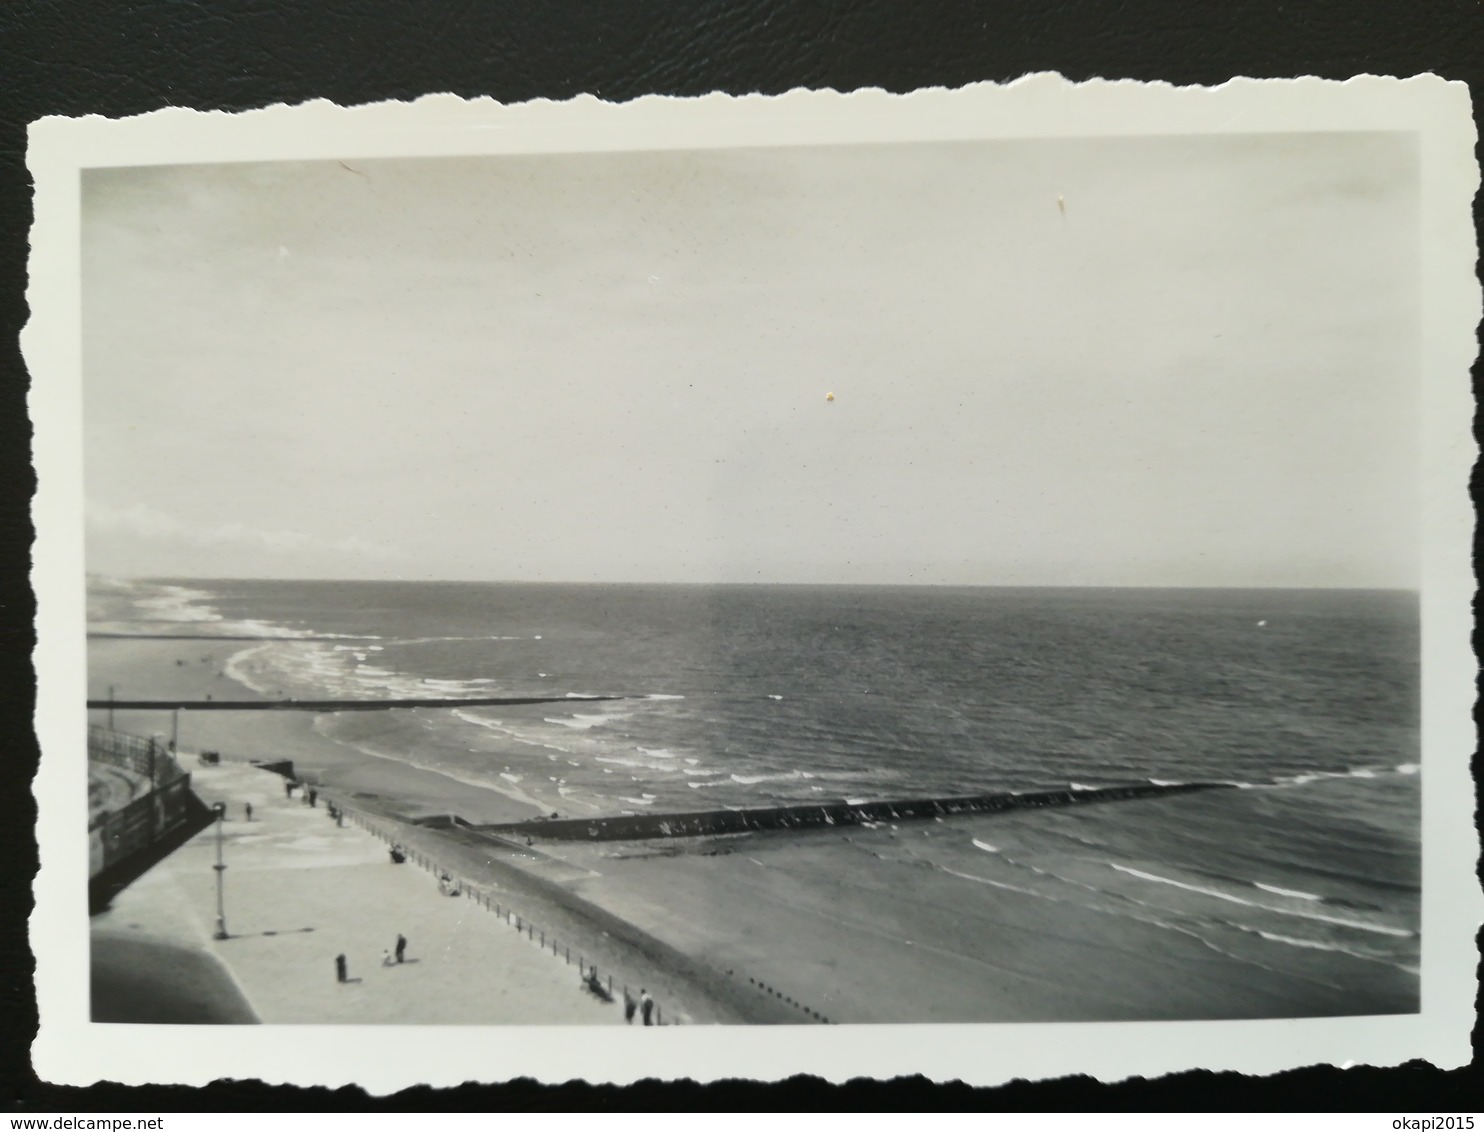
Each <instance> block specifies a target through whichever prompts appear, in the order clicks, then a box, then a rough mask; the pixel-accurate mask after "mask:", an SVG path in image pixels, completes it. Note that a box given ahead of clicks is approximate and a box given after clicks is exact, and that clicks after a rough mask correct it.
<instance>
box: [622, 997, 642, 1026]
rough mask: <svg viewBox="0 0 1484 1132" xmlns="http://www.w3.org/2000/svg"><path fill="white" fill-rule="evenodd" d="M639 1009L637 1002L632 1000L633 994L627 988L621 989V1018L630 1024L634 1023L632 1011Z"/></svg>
mask: <svg viewBox="0 0 1484 1132" xmlns="http://www.w3.org/2000/svg"><path fill="white" fill-rule="evenodd" d="M638 1009H639V1004H638V1003H637V1002H635V1001H634V996H633V995H631V994H630V993H629V988H628V987H624V989H623V1020H624V1021H625V1022H627V1023H628V1024H629V1025H630V1026H632V1025H633V1024H634V1012H635V1011H636V1010H638Z"/></svg>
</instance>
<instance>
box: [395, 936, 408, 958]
mask: <svg viewBox="0 0 1484 1132" xmlns="http://www.w3.org/2000/svg"><path fill="white" fill-rule="evenodd" d="M406 961H407V937H406V936H405V935H403V934H402V933H401V932H398V933H397V962H398V963H405V962H406Z"/></svg>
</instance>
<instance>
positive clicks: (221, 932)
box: [212, 802, 227, 939]
mask: <svg viewBox="0 0 1484 1132" xmlns="http://www.w3.org/2000/svg"><path fill="white" fill-rule="evenodd" d="M215 809H216V864H215V865H213V866H212V868H214V869H215V870H216V932H215V933H214V934H213V937H212V938H214V939H226V938H227V906H226V904H225V902H224V897H223V893H222V882H223V881H224V880H225V878H226V873H227V866H226V864H225V863H224V862H223V861H222V822H224V821H225V820H226V817H227V803H225V802H218V803H217V804H216V806H215Z"/></svg>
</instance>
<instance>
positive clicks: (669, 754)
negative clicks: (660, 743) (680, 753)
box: [634, 747, 675, 759]
mask: <svg viewBox="0 0 1484 1132" xmlns="http://www.w3.org/2000/svg"><path fill="white" fill-rule="evenodd" d="M634 749H635V750H636V751H639V752H641V753H643V754H646V755H648V756H649V757H650V758H652V759H673V758H674V757H675V752H674V751H667V750H665V748H663V747H635V748H634Z"/></svg>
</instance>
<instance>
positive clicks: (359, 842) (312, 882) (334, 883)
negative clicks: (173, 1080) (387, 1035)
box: [92, 763, 624, 1025]
mask: <svg viewBox="0 0 1484 1132" xmlns="http://www.w3.org/2000/svg"><path fill="white" fill-rule="evenodd" d="M190 771H191V776H192V786H193V788H194V789H195V791H196V793H197V794H198V796H199V797H200V798H201V799H202V801H204V802H206V803H207V804H208V805H211V804H214V803H216V802H218V801H220V802H225V803H226V806H227V821H226V822H225V823H224V824H223V825H222V841H223V844H222V856H223V860H224V862H225V864H226V865H227V869H226V874H225V894H226V900H225V907H226V924H227V930H228V932H229V938H227V939H225V940H215V939H213V938H212V935H213V932H214V930H215V927H216V874H215V872H214V870H213V868H212V866H213V865H214V864H215V862H216V856H217V837H218V831H217V828H216V826H215V825H213V826H211V827H209V828H207V829H206V830H204V831H202V832H201V833H200V834H198V835H197V836H196V837H195V838H193V839H192V840H191V841H190V842H188V843H187V844H186V845H184V846H182V847H181V848H180V849H178V850H177V851H176V852H175V853H174V854H172V855H171V856H170V857H168V858H166V859H165V860H164V861H162V862H160V864H158V865H156V866H155V867H154V868H153V869H152V870H151V871H150V872H149V873H147V874H146V875H145V876H143V877H141V878H140V879H139V880H138V881H136V882H135V883H134V884H133V885H131V886H130V887H129V888H127V889H125V890H124V891H123V892H122V893H121V894H120V895H119V896H118V897H117V899H116V900H115V901H114V903H113V906H112V907H111V908H110V909H109V910H107V911H106V912H103V913H101V914H99V915H98V916H95V917H94V918H93V922H92V945H93V948H94V953H95V962H96V961H97V958H96V957H100V956H108V955H111V954H112V955H122V954H124V953H127V952H128V951H129V949H130V947H131V945H138V944H147V943H159V944H167V945H173V946H177V947H187V948H191V949H194V950H198V951H200V952H203V953H206V954H208V955H212V956H215V957H216V959H217V960H219V961H220V962H221V964H222V965H223V966H224V967H225V968H226V970H227V971H228V972H230V974H231V977H232V979H233V980H234V981H235V982H236V984H237V987H238V988H239V989H240V990H241V992H242V995H243V997H244V998H245V999H246V1001H247V1003H248V1004H249V1005H250V1006H251V1008H252V1011H253V1013H255V1014H256V1015H257V1017H258V1019H259V1020H260V1021H262V1022H265V1023H322V1022H327V1023H361V1024H365V1023H390V1024H414V1023H433V1024H445V1025H448V1024H476V1025H503V1024H522V1023H524V1024H533V1023H534V1024H562V1023H567V1024H582V1025H608V1024H616V1025H623V1024H624V1019H623V1011H622V1006H621V1003H611V1004H610V1003H604V1002H602V1001H601V1000H599V999H598V998H597V997H595V996H594V995H592V994H590V993H588V992H587V991H586V990H584V989H583V988H582V987H581V985H580V984H581V980H580V977H579V973H578V968H577V956H576V954H575V953H574V955H573V957H572V961H571V964H570V965H569V964H568V963H567V962H566V961H565V958H564V957H560V956H554V955H553V954H552V953H551V950H550V949H549V948H548V949H546V950H544V951H543V950H542V949H541V947H540V946H539V944H538V942H536V941H532V940H530V939H528V938H527V937H526V936H524V935H522V934H519V933H518V932H517V931H516V930H515V929H514V928H513V927H511V926H509V925H508V924H507V923H506V922H505V921H504V920H503V919H501V918H498V917H496V916H495V915H494V914H493V913H491V912H488V911H486V910H485V909H484V908H483V907H482V906H481V905H479V904H478V903H476V902H474V901H472V900H467V899H464V898H462V897H450V896H445V895H443V894H442V893H440V892H439V888H438V883H437V879H436V877H434V876H433V875H431V874H430V873H428V872H427V871H425V870H423V869H421V868H418V867H416V866H415V865H414V864H412V863H411V862H409V863H406V864H401V865H393V864H392V863H391V862H390V860H389V857H388V854H387V849H386V845H385V844H384V843H383V842H381V841H379V840H378V839H377V838H376V837H374V836H373V835H372V834H371V833H369V832H367V831H366V830H364V829H361V828H358V827H357V826H356V825H354V824H353V823H352V822H350V821H349V820H347V821H346V823H345V825H344V826H343V827H339V826H337V825H336V824H335V822H334V821H333V820H332V819H331V818H330V816H329V814H328V812H327V811H326V809H325V801H324V799H323V798H322V799H321V800H320V804H319V806H318V807H315V808H311V807H309V806H307V805H305V804H304V803H303V801H302V800H301V799H300V798H299V796H298V795H297V794H296V795H295V797H294V798H293V799H289V798H287V797H285V794H284V788H283V779H282V778H280V777H279V776H278V775H276V774H272V773H270V772H267V771H263V770H258V769H256V768H253V767H250V766H244V765H241V764H232V763H224V764H222V765H220V766H192V767H191V768H190ZM246 803H251V804H252V807H253V820H252V821H251V822H249V821H247V820H246V819H245V810H244V806H245V804H246ZM399 932H400V933H402V934H403V935H405V936H406V937H407V939H408V947H407V953H406V955H407V961H406V962H405V963H403V964H401V965H395V964H394V965H392V966H383V964H382V956H383V951H391V950H392V948H393V947H394V945H395V942H396V938H397V934H398V933H399ZM342 953H343V954H344V955H345V956H346V959H347V962H348V967H349V974H350V979H351V981H350V982H348V983H344V984H342V983H338V982H337V981H336V978H335V956H336V955H337V954H342ZM156 977H157V976H156Z"/></svg>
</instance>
